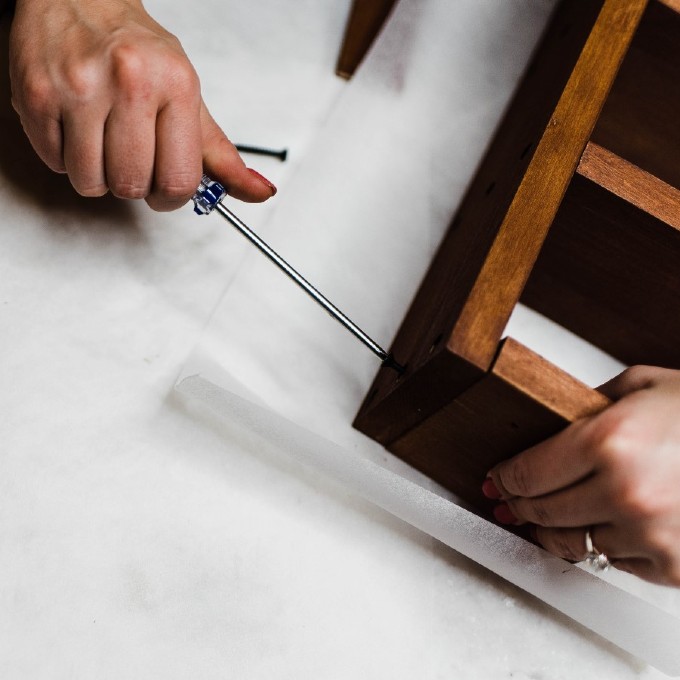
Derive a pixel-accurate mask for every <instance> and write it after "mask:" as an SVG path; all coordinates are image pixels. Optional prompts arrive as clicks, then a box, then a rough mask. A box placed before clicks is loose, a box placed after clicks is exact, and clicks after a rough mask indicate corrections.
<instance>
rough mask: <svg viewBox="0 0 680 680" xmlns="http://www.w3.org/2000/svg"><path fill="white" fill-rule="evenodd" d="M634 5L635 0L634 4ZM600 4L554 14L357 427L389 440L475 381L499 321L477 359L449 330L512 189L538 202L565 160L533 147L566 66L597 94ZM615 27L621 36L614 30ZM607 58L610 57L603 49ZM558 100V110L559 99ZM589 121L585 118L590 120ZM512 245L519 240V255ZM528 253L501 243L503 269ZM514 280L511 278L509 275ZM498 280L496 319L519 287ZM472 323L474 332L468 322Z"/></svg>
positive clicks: (578, 4)
mask: <svg viewBox="0 0 680 680" xmlns="http://www.w3.org/2000/svg"><path fill="white" fill-rule="evenodd" d="M622 4H623V5H625V6H626V7H630V3H620V2H619V3H612V2H611V1H610V2H609V3H608V5H607V7H611V6H613V5H616V6H617V7H621V5H622ZM633 4H634V5H635V7H638V4H640V3H633ZM601 7H602V2H582V1H581V0H565V1H564V2H562V3H561V4H560V5H559V6H558V8H557V10H556V12H555V14H554V15H553V17H552V20H551V22H550V24H549V26H548V28H547V30H546V33H545V35H544V37H543V39H542V40H541V42H540V44H539V46H538V48H537V50H536V53H535V55H534V57H533V59H532V60H531V63H530V65H529V68H528V69H527V72H526V74H525V76H524V78H523V80H522V82H521V83H520V86H519V88H518V90H517V92H516V94H515V96H514V98H513V100H512V102H511V104H510V106H509V108H508V110H507V112H506V114H505V116H504V117H503V120H502V121H501V124H500V126H499V128H498V132H497V133H496V135H495V136H494V139H493V140H492V142H491V145H490V147H489V150H488V152H487V154H486V156H485V158H484V160H483V161H482V164H481V165H480V168H479V170H478V171H477V173H476V175H475V178H474V179H473V181H472V183H471V185H470V187H469V189H468V191H467V193H466V196H465V198H464V200H463V202H462V204H461V207H460V209H459V211H458V213H457V215H456V217H455V218H454V220H453V222H452V224H451V227H450V229H449V231H448V233H447V235H446V237H445V238H444V240H443V242H442V244H441V246H440V248H439V251H438V253H437V255H436V256H435V258H434V260H433V263H432V265H431V267H430V269H429V271H428V273H427V275H426V277H425V279H424V281H423V283H422V284H421V286H420V289H419V291H418V293H417V295H416V297H415V299H414V301H413V303H412V304H411V307H410V310H409V312H408V313H407V315H406V317H405V319H404V321H403V323H402V325H401V328H400V330H399V332H398V333H397V337H396V339H395V341H394V343H393V345H392V351H393V353H394V355H395V356H396V357H397V359H398V361H400V362H401V363H402V364H406V366H407V371H406V374H405V375H404V376H402V377H401V378H400V379H397V376H396V375H395V374H394V371H390V370H388V369H383V370H381V371H380V372H379V373H378V375H377V377H376V379H375V381H374V383H373V386H372V388H371V390H370V391H369V393H368V396H367V398H366V399H365V401H364V404H363V405H362V408H361V409H360V411H359V414H358V416H357V418H356V420H355V426H356V427H357V428H358V429H360V430H361V431H362V432H365V433H366V434H368V435H369V436H371V437H373V438H374V439H376V440H377V441H380V442H381V443H383V444H388V443H389V442H390V441H392V440H393V439H394V438H396V437H398V436H400V435H402V434H403V433H404V432H406V431H407V430H408V429H410V428H411V427H414V426H415V425H417V424H418V423H419V422H421V421H422V420H424V419H425V418H427V417H429V416H430V415H432V414H433V413H434V412H435V411H436V410H437V409H438V408H442V407H444V406H445V405H446V404H448V403H450V402H451V401H452V400H453V399H455V397H456V396H458V394H460V393H461V392H462V391H463V390H464V389H466V388H467V387H469V386H470V385H471V384H472V383H473V382H474V381H475V380H478V379H480V378H481V377H482V376H483V375H484V373H485V372H486V370H487V369H488V366H489V365H490V363H491V361H492V360H493V355H494V353H495V348H496V345H497V343H498V341H499V340H500V333H501V330H502V327H500V326H501V324H500V322H498V323H497V322H494V325H493V330H494V332H495V333H496V337H495V344H494V347H493V351H491V352H490V351H489V349H488V347H486V346H485V348H484V357H483V359H484V360H481V359H479V357H477V358H475V356H474V353H473V352H472V351H469V352H468V353H467V354H465V353H464V352H462V350H459V348H457V347H456V346H455V343H454V345H453V350H455V351H453V350H452V346H451V341H450V338H451V336H452V333H453V330H454V329H455V328H456V327H457V322H458V320H459V317H460V315H461V313H462V310H463V309H464V308H465V307H466V305H467V304H468V296H469V295H470V292H471V291H472V289H473V287H474V286H475V284H476V282H477V279H478V277H479V275H480V272H481V271H483V267H484V264H485V261H486V260H487V258H488V256H489V253H490V251H492V249H493V246H494V241H495V240H496V239H497V235H498V232H499V227H500V226H501V225H502V224H505V223H506V216H507V214H508V211H509V208H510V206H511V205H512V204H513V201H515V197H516V194H517V192H518V190H519V189H520V188H521V187H522V186H523V187H524V188H523V189H522V191H523V196H524V199H523V200H527V201H529V200H531V201H533V202H534V203H536V204H540V203H542V202H543V201H544V200H545V196H546V195H547V194H546V192H548V191H549V190H552V189H551V187H550V181H549V180H550V178H551V177H552V175H551V172H550V165H551V164H552V163H558V164H560V163H563V160H562V153H561V150H556V149H555V148H554V147H553V146H551V147H550V148H548V147H547V146H546V145H545V144H544V145H543V147H542V149H541V152H540V154H539V153H538V152H536V147H537V144H538V142H539V140H541V139H542V137H544V135H545V134H546V129H547V128H549V127H551V126H550V125H549V123H550V121H551V120H553V121H554V120H555V115H554V114H555V111H556V107H557V106H558V104H559V103H560V102H561V101H562V100H563V98H564V96H565V95H564V93H565V88H566V87H567V84H568V83H569V82H573V75H572V74H573V72H574V70H575V69H576V68H577V67H578V65H581V68H582V69H584V68H585V67H584V66H583V65H582V64H583V59H584V58H585V57H587V58H588V65H589V67H590V69H591V70H593V69H594V70H595V71H596V73H597V76H596V75H594V74H590V75H589V77H587V78H586V77H585V76H584V77H583V78H582V79H583V80H584V82H585V83H586V84H589V87H588V88H586V87H585V86H582V87H580V88H576V91H577V92H578V93H580V96H586V95H587V96H588V97H590V96H591V94H592V92H591V90H592V89H594V90H595V91H596V93H597V94H601V95H602V96H604V85H602V83H600V79H599V77H600V75H601V69H600V65H599V64H593V63H592V60H593V59H594V58H595V57H596V56H597V54H599V52H596V54H595V55H593V50H592V49H591V51H590V52H589V53H585V52H584V46H585V45H586V43H587V41H588V39H589V36H590V35H591V32H592V31H593V26H594V25H596V24H599V23H601V22H604V24H605V25H606V26H607V27H608V26H609V25H610V23H611V22H612V21H613V20H614V19H615V18H617V17H618V14H617V13H616V12H614V13H613V14H614V16H612V10H611V9H609V10H608V11H607V12H605V10H604V8H602V9H601ZM623 18H624V19H625V21H623V23H622V24H621V25H617V26H616V27H615V29H614V31H613V36H614V38H615V39H616V40H618V41H619V42H620V43H623V42H626V41H627V40H629V39H630V33H631V32H632V30H633V28H634V26H633V24H634V21H633V19H632V18H631V17H630V16H629V14H628V13H624V15H623ZM622 32H623V36H624V37H623V38H619V37H618V36H619V34H621V33H622ZM600 37H602V36H600ZM605 37H606V38H607V39H606V42H607V48H604V47H603V48H602V49H603V51H605V52H607V51H608V50H609V43H610V39H609V37H608V33H607V32H606V31H605ZM614 51H616V50H614ZM584 54H585V57H584ZM608 59H609V60H610V61H611V55H610V56H609V57H608ZM579 72H580V71H579ZM609 75H610V81H611V80H613V77H614V69H613V68H612V69H611V73H610V74H609ZM572 89H574V86H572ZM585 90H587V92H585ZM588 106H589V108H588V111H589V112H590V113H592V112H593V109H592V106H593V105H592V103H590V104H588ZM562 107H563V109H564V108H565V107H566V104H563V105H562ZM561 110H562V109H561ZM591 122H593V121H591V120H590V118H588V125H590V124H591ZM552 127H554V126H552ZM563 132H564V130H563ZM560 139H561V140H562V141H563V142H564V144H565V145H567V146H569V143H570V141H569V139H567V138H566V137H565V136H564V134H563V135H562V136H561V137H560ZM583 145H585V141H584V142H583ZM583 145H581V136H579V138H578V140H577V142H576V143H575V144H574V149H576V150H577V151H573V153H576V154H577V155H576V161H575V162H574V167H575V164H576V162H577V161H578V157H579V156H580V154H581V152H582V147H583ZM570 153H572V152H570ZM573 153H572V155H573ZM537 156H538V159H537ZM537 162H538V163H539V166H540V167H541V168H543V169H544V171H542V170H534V171H533V176H534V178H535V181H536V182H538V181H539V180H542V181H543V182H546V183H547V187H546V186H543V185H542V184H540V185H536V184H535V183H534V184H533V185H532V186H533V192H532V191H529V188H528V186H527V185H526V183H524V182H523V179H524V177H525V174H526V172H527V168H528V166H529V165H530V163H531V164H534V163H537ZM563 172H564V171H563ZM544 175H545V176H544ZM554 207H555V209H556V206H554ZM520 217H521V216H520V215H518V214H517V212H515V218H514V222H513V223H512V225H511V226H513V228H514V231H513V232H512V233H515V232H517V231H518V230H521V229H524V232H525V238H526V239H528V241H529V245H530V246H531V249H530V250H531V252H530V253H529V254H530V255H531V257H530V258H528V259H529V260H531V258H533V257H534V256H535V254H536V253H537V250H538V246H539V245H540V240H542V238H543V235H541V236H540V239H539V242H538V243H537V242H535V241H536V236H535V235H534V234H533V231H534V224H533V223H532V222H530V221H526V222H523V221H522V220H521V219H520ZM523 238H524V237H523ZM506 245H507V244H506ZM516 247H517V248H519V249H520V251H521V252H520V255H521V257H520V255H518V253H517V252H516ZM534 250H536V253H534ZM527 252H528V251H527V247H526V245H525V244H523V242H522V238H519V237H518V238H517V240H516V242H511V243H510V244H509V247H508V248H507V251H506V255H507V258H508V259H507V262H506V264H505V266H504V268H505V269H506V270H507V272H505V274H507V273H508V272H513V271H515V270H516V268H517V267H518V266H519V267H526V268H527V271H526V272H524V271H523V272H522V273H521V277H522V278H523V277H525V276H528V273H529V270H530V268H531V264H532V262H533V260H531V261H530V262H527V261H526V260H527ZM496 254H497V256H498V253H496ZM498 266H500V265H498ZM513 281H514V282H515V283H517V280H516V279H513ZM491 283H493V282H491ZM496 283H497V288H496V289H494V290H493V291H492V292H490V293H489V295H490V296H491V297H492V298H493V300H492V304H491V305H490V307H489V308H488V310H486V311H487V314H488V315H490V316H491V317H493V316H494V315H498V316H499V318H501V319H502V318H505V316H506V315H507V314H509V313H510V311H511V309H512V307H513V306H514V301H513V300H512V297H513V296H515V297H516V296H518V295H519V291H518V290H515V291H513V292H512V295H511V296H510V298H509V299H505V298H504V297H503V296H504V294H506V292H505V291H504V287H505V285H506V278H505V277H499V279H498V281H497V282H496ZM511 301H512V304H510V302H511ZM485 318H486V317H485ZM471 332H473V333H474V329H471ZM486 337H487V339H488V337H490V336H488V334H487V336H486ZM469 343H470V345H472V346H473V347H474V346H475V343H476V338H475V336H474V335H472V336H471V337H470V338H469ZM489 354H490V356H488V355H489Z"/></svg>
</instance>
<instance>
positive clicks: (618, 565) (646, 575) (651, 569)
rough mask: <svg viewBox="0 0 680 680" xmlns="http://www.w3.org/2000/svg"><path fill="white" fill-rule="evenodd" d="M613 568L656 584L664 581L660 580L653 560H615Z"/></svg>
mask: <svg viewBox="0 0 680 680" xmlns="http://www.w3.org/2000/svg"><path fill="white" fill-rule="evenodd" d="M612 566H613V567H614V568H615V569H618V570H619V571H625V572H626V573H628V574H633V576H638V577H639V578H643V579H645V580H646V581H653V582H656V583H662V582H663V580H662V579H660V575H659V573H658V569H657V567H656V565H655V564H654V562H652V560H646V559H643V558H629V559H625V560H614V562H612Z"/></svg>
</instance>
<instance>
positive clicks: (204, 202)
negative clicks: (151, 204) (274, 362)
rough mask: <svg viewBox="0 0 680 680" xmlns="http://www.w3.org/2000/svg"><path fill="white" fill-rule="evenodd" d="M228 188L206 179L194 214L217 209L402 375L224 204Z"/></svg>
mask: <svg viewBox="0 0 680 680" xmlns="http://www.w3.org/2000/svg"><path fill="white" fill-rule="evenodd" d="M226 193H227V192H226V190H225V189H224V187H223V186H222V185H221V184H219V183H218V182H215V181H213V180H211V179H210V178H209V177H207V176H206V175H204V176H203V179H202V180H201V184H200V186H199V188H198V191H197V192H196V194H195V195H194V199H193V200H194V211H195V212H196V213H197V214H199V215H209V214H210V213H211V212H213V211H214V210H216V211H217V212H218V213H219V214H220V215H221V216H222V217H224V219H225V220H227V222H229V224H231V225H232V226H233V227H235V228H236V230H237V231H239V232H240V233H241V234H242V235H243V236H245V237H246V238H247V239H248V240H249V241H250V242H251V243H252V244H253V245H254V246H255V247H256V248H258V250H260V252H262V253H263V254H264V255H265V256H266V257H267V258H269V260H271V261H272V262H273V263H274V264H275V265H276V266H277V267H279V269H281V270H282V271H283V272H284V273H285V274H286V275H287V276H288V277H289V278H290V279H291V280H292V281H294V282H295V283H296V284H297V285H298V286H299V287H300V288H302V290H304V291H305V292H306V293H307V295H309V296H310V297H311V298H312V299H313V300H314V301H315V302H317V304H319V305H321V307H323V308H324V309H325V310H326V312H328V314H330V315H331V316H332V317H333V318H334V319H335V320H336V321H338V322H339V323H340V324H342V325H343V326H344V327H345V328H346V329H347V330H348V331H349V332H350V333H352V335H354V337H356V338H357V339H358V340H359V341H360V342H362V343H363V344H364V345H365V346H366V347H368V349H370V350H371V352H373V353H374V354H375V355H376V356H377V357H378V358H379V359H380V360H381V361H382V363H383V366H386V367H389V368H393V369H394V370H396V371H398V372H399V373H402V372H403V371H404V367H403V366H401V365H400V364H398V363H397V362H396V361H395V360H394V357H392V355H391V354H390V353H389V352H386V351H385V350H384V349H383V348H382V347H381V346H380V345H379V344H378V343H377V342H375V340H372V339H371V338H370V337H369V336H368V335H367V334H366V333H364V331H362V330H361V328H359V326H357V325H356V324H355V323H354V322H353V321H352V320H351V319H350V318H349V317H348V316H347V315H345V314H343V312H341V311H340V310H339V309H338V308H337V307H336V306H335V305H334V304H333V303H332V302H331V301H330V300H329V299H328V298H326V297H325V296H324V295H322V294H321V293H320V292H319V291H318V290H317V289H316V288H315V287H314V286H313V285H312V284H311V283H309V281H307V279H305V278H304V277H303V276H302V275H301V274H300V273H299V272H298V271H296V270H295V269H294V268H293V267H291V265H289V264H288V262H286V261H285V260H284V259H283V258H282V257H281V256H280V255H279V254H278V253H277V252H276V251H275V250H273V249H272V248H271V247H270V246H269V245H268V244H267V243H265V241H263V240H262V239H261V238H260V237H259V236H258V235H257V234H256V233H255V232H254V231H253V230H252V229H250V227H248V225H246V224H245V223H244V222H243V221H241V220H240V219H239V218H238V217H237V216H236V215H234V213H233V212H231V210H229V208H227V207H226V206H225V205H224V204H223V203H222V199H223V198H224V197H225V196H226Z"/></svg>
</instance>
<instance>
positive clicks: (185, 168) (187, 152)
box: [147, 97, 203, 211]
mask: <svg viewBox="0 0 680 680" xmlns="http://www.w3.org/2000/svg"><path fill="white" fill-rule="evenodd" d="M199 101H200V100H199V98H198V97H197V98H196V101H195V102H191V101H186V100H173V101H170V102H168V104H167V105H166V106H164V107H163V108H162V109H161V110H160V111H159V112H158V118H157V120H156V130H155V140H156V151H155V153H156V166H155V170H154V181H153V187H152V190H151V193H150V194H149V196H148V197H147V203H148V204H149V206H150V207H152V208H153V209H154V210H160V211H168V210H175V209H177V208H180V207H181V206H183V205H184V204H185V203H186V202H187V201H188V200H190V199H191V197H192V196H193V195H194V194H195V193H196V189H197V188H198V185H199V184H200V181H201V175H202V174H203V164H202V154H201V124H200V115H199V114H200V109H199V106H200V104H199Z"/></svg>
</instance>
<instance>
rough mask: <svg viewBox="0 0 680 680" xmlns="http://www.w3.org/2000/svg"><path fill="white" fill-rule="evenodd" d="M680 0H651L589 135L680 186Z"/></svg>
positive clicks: (623, 156) (618, 153)
mask: <svg viewBox="0 0 680 680" xmlns="http://www.w3.org/2000/svg"><path fill="white" fill-rule="evenodd" d="M679 120H680V2H674V3H668V2H666V3H661V2H659V1H658V0H653V1H652V2H650V4H649V7H648V8H647V11H646V12H645V14H644V16H643V18H642V21H641V23H640V28H639V30H638V31H637V33H636V35H635V38H634V39H633V42H632V44H631V47H630V51H629V53H628V55H627V56H626V59H625V60H624V62H623V65H622V66H621V71H620V73H619V75H618V77H617V78H616V81H615V83H614V87H613V88H612V91H611V94H610V96H609V99H608V100H607V103H606V105H605V107H604V109H603V111H602V115H601V116H600V120H599V121H598V124H597V127H596V128H595V131H594V132H593V141H594V142H596V143H597V144H599V145H600V146H604V147H606V148H608V149H610V150H611V151H613V152H614V153H616V154H617V155H619V156H621V157H622V158H625V159H626V160H628V161H631V162H632V163H635V164H636V165H639V166H640V167H641V168H643V169H644V170H647V171H648V172H651V173H652V174H654V175H656V176H657V177H659V178H660V179H662V180H664V181H665V182H667V183H668V184H672V185H674V186H675V187H676V188H680V161H679V160H678V159H679V154H680V124H678V123H679Z"/></svg>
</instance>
